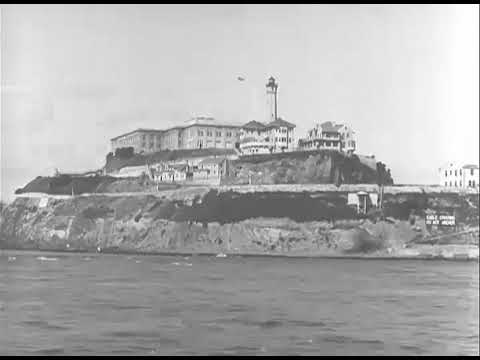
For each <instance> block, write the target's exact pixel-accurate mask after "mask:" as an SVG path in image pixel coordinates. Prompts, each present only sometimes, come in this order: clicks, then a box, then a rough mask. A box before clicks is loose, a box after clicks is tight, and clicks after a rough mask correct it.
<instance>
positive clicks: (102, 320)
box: [0, 251, 479, 355]
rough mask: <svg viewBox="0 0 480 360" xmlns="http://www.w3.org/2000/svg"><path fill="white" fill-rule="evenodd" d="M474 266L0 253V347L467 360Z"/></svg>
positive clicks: (475, 344)
mask: <svg viewBox="0 0 480 360" xmlns="http://www.w3.org/2000/svg"><path fill="white" fill-rule="evenodd" d="M478 291H479V266H478V262H473V261H469V262H461V261H440V260H359V259H308V258H303V259H300V258H280V257H277V258H273V257H241V256H235V257H226V258H218V257H215V256H134V255H107V254H78V253H77V254H67V253H45V252H22V251H9V252H6V251H4V252H1V253H0V354H1V355H222V354H227V355H384V354H385V355H394V354H399V355H478V353H479V304H478V301H479V297H478Z"/></svg>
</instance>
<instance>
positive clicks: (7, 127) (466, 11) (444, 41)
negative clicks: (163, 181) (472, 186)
mask: <svg viewBox="0 0 480 360" xmlns="http://www.w3.org/2000/svg"><path fill="white" fill-rule="evenodd" d="M1 10H2V11H1V77H2V78H1V85H2V93H1V100H2V103H1V171H2V173H1V181H2V183H1V192H2V197H3V198H4V199H7V200H10V199H11V198H12V196H11V194H12V193H13V191H14V190H15V189H16V188H18V187H21V186H23V185H25V183H27V182H28V181H30V180H31V179H32V178H34V177H35V176H37V175H51V174H52V172H53V170H54V168H58V169H59V170H60V171H77V170H88V169H94V168H99V167H101V166H102V165H103V163H104V159H105V155H106V153H107V152H108V151H109V139H110V138H111V137H113V136H115V135H118V134H120V133H122V132H126V131H130V130H133V129H135V128H137V127H152V128H165V127H168V126H171V125H175V124H178V123H181V122H183V121H185V120H187V119H188V118H189V117H191V116H192V115H211V116H214V117H215V118H217V119H219V120H223V121H227V122H237V123H238V122H240V123H242V122H247V121H250V120H253V119H255V120H259V121H264V120H265V118H264V117H265V109H266V96H265V84H266V81H267V78H268V77H269V76H271V75H272V76H274V77H275V78H276V79H277V80H278V82H279V90H278V92H279V105H278V109H279V110H278V112H279V116H281V117H283V118H285V119H286V120H288V121H290V122H293V123H295V124H296V125H297V129H296V132H297V136H304V135H305V132H306V130H307V129H308V128H309V127H312V126H313V125H314V123H316V122H323V121H328V120H331V121H337V122H346V123H348V124H349V125H351V126H352V127H353V129H354V130H355V131H356V133H357V140H358V141H357V142H358V149H357V150H358V152H359V153H362V154H375V155H376V157H377V159H378V160H381V161H383V162H385V163H386V164H387V166H388V167H390V168H391V171H392V175H393V177H394V180H395V181H396V182H397V183H414V184H419V183H437V182H438V167H439V166H441V165H442V164H443V163H445V162H447V161H460V162H465V163H478V161H479V159H478V150H479V135H478V132H479V103H478V101H479V100H478V99H479V58H478V55H479V8H478V5H395V6H394V5H298V6H297V5H275V6H272V5H175V6H173V5H172V6H170V5H117V6H113V5H103V6H99V5H50V6H46V5H38V6H34V5H2V6H1ZM237 76H243V77H245V78H246V81H244V82H240V81H238V80H237Z"/></svg>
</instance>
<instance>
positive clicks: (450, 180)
mask: <svg viewBox="0 0 480 360" xmlns="http://www.w3.org/2000/svg"><path fill="white" fill-rule="evenodd" d="M439 173H440V185H442V186H447V187H456V188H473V189H479V167H478V165H460V164H458V163H453V162H452V163H448V164H445V165H444V166H442V167H441V168H440V169H439Z"/></svg>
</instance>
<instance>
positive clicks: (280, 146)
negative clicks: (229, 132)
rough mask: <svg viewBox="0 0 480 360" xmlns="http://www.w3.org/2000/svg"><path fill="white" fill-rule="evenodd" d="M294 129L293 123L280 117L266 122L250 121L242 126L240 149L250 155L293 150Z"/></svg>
mask: <svg viewBox="0 0 480 360" xmlns="http://www.w3.org/2000/svg"><path fill="white" fill-rule="evenodd" d="M294 130H295V125H294V124H292V123H289V122H288V121H285V120H283V119H280V118H279V119H277V120H274V121H272V122H270V123H268V124H263V123H260V122H258V121H250V122H248V123H246V124H245V125H243V126H242V129H241V132H240V151H241V152H242V154H245V155H252V154H268V153H274V152H284V151H291V150H294V148H295V142H294Z"/></svg>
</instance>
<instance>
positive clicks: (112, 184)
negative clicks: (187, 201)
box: [15, 175, 178, 195]
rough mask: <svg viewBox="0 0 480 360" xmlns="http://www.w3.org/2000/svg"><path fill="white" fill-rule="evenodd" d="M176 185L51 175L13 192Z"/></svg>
mask: <svg viewBox="0 0 480 360" xmlns="http://www.w3.org/2000/svg"><path fill="white" fill-rule="evenodd" d="M177 187H178V186H177V185H174V184H162V185H157V184H156V183H155V182H153V181H151V180H150V179H148V177H145V176H143V177H139V178H115V177H111V176H100V175H97V176H90V177H83V176H71V175H59V176H53V177H42V176H38V177H37V178H35V179H34V180H32V181H31V182H29V183H28V184H27V185H25V186H24V187H23V188H20V189H17V190H16V191H15V194H24V193H45V194H51V195H72V194H74V195H81V194H93V193H119V192H150V191H157V190H158V189H159V188H160V189H163V190H168V189H175V188H177Z"/></svg>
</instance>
